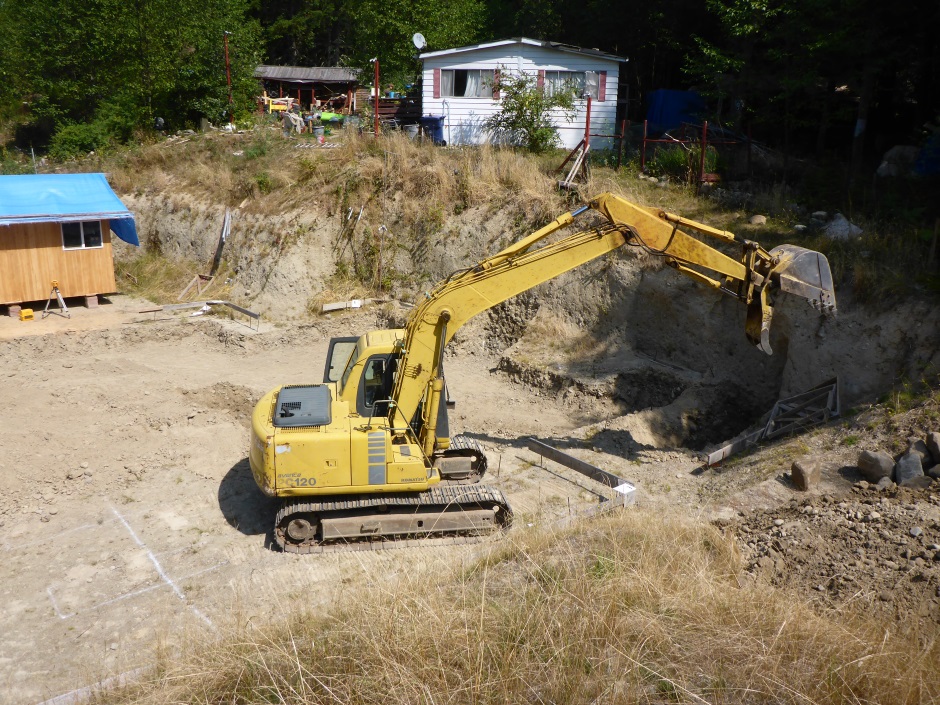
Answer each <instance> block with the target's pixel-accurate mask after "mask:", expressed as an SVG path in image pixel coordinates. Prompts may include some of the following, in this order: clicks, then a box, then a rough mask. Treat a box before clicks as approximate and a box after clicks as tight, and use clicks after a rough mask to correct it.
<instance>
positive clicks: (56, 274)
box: [0, 220, 117, 304]
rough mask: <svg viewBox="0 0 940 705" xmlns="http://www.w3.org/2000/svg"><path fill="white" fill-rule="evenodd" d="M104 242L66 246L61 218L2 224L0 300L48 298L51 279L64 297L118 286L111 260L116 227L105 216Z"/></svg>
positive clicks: (97, 292) (0, 234)
mask: <svg viewBox="0 0 940 705" xmlns="http://www.w3.org/2000/svg"><path fill="white" fill-rule="evenodd" d="M101 240H102V246H101V247H98V248H88V249H78V250H65V249H63V247H62V226H61V224H60V223H29V224H27V223H22V224H17V225H8V226H4V227H0V272H2V276H0V304H18V303H22V302H24V301H44V300H46V299H48V298H49V292H50V291H51V289H52V281H53V280H55V281H57V282H58V283H59V291H61V292H62V296H66V297H67V296H91V295H92V294H110V293H113V292H114V291H115V290H116V289H117V286H116V285H115V281H114V264H113V262H112V259H111V231H110V229H109V222H108V221H107V220H102V221H101Z"/></svg>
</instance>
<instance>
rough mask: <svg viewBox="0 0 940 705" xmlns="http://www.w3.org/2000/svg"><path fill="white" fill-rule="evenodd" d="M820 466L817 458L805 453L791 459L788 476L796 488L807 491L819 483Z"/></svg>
mask: <svg viewBox="0 0 940 705" xmlns="http://www.w3.org/2000/svg"><path fill="white" fill-rule="evenodd" d="M820 475H821V468H820V463H819V458H814V457H813V456H811V455H805V456H803V457H802V458H797V459H796V460H794V461H793V465H792V466H791V467H790V477H791V478H792V479H793V484H794V485H795V486H796V488H797V489H798V490H802V491H803V492H807V491H809V490H811V489H812V488H813V487H815V486H816V485H818V484H819V478H820Z"/></svg>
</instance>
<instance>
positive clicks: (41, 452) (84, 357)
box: [0, 296, 604, 704]
mask: <svg viewBox="0 0 940 705" xmlns="http://www.w3.org/2000/svg"><path fill="white" fill-rule="evenodd" d="M148 307H149V305H148V304H147V303H146V302H142V301H134V300H129V299H126V298H125V297H120V296H117V297H114V298H113V299H112V300H111V301H110V302H106V303H103V304H102V305H101V306H100V307H99V308H97V309H84V308H73V309H72V310H71V313H72V316H71V318H69V319H66V318H63V317H61V316H50V317H47V318H45V319H40V318H39V317H37V319H36V320H34V321H31V322H20V321H18V320H14V319H9V318H3V319H0V341H2V342H0V361H2V365H0V370H2V372H0V395H2V398H3V399H4V401H5V404H3V407H2V410H0V427H2V428H3V429H4V440H3V453H2V458H0V493H2V496H3V502H2V504H0V556H2V561H0V595H2V598H3V599H2V601H0V632H2V633H3V635H4V638H3V640H2V643H0V692H2V693H4V696H3V697H2V698H0V700H2V701H3V702H5V703H12V704H19V703H38V702H41V701H45V700H47V699H51V698H54V697H57V696H61V695H64V694H68V693H70V692H72V691H78V692H77V693H75V695H76V696H77V695H80V694H81V693H82V692H84V691H83V690H82V688H83V687H84V686H87V685H89V684H93V683H96V682H99V681H101V680H103V679H106V678H108V677H111V676H114V675H116V674H121V673H126V672H133V671H134V670H135V669H138V668H141V667H146V666H147V664H148V663H151V662H152V661H153V656H154V649H155V648H156V647H155V645H159V644H166V645H169V646H171V647H172V646H173V645H174V644H178V643H180V641H181V640H182V639H183V638H184V637H185V634H186V633H188V632H189V630H193V629H224V628H225V625H226V624H228V623H230V622H229V620H233V619H250V618H251V617H252V616H257V615H264V616H265V617H268V616H270V615H271V614H272V613H276V612H277V611H278V610H282V609H283V610H288V609H289V608H290V606H291V604H292V603H293V601H294V600H298V599H302V600H305V601H306V602H308V603H309V602H311V601H313V602H314V603H327V602H329V600H330V599H331V596H332V594H333V590H334V589H335V588H336V587H338V586H342V585H343V583H344V582H345V581H347V580H349V579H366V580H379V579H382V577H383V576H389V575H393V574H395V573H397V572H400V571H404V570H408V569H409V568H410V567H413V566H416V565H429V564H433V563H434V562H435V561H446V562H448V563H449V562H451V561H453V560H455V557H456V556H459V555H464V554H468V553H469V552H472V551H473V550H475V549H474V547H473V545H469V546H463V545H461V546H432V547H430V548H421V549H396V550H382V551H369V552H354V553H332V554H327V555H322V556H290V555H283V554H280V553H276V552H274V551H272V550H271V548H270V540H271V537H270V535H269V528H270V527H271V525H272V524H273V516H274V512H275V511H276V506H275V504H274V503H273V502H271V501H269V500H267V499H266V498H264V497H263V496H262V495H261V494H260V492H258V491H257V490H256V488H255V486H254V483H253V480H252V479H251V475H250V471H249V469H248V464H247V458H246V451H247V444H248V419H249V416H250V412H251V409H252V407H253V404H254V402H255V400H256V399H257V398H258V397H259V396H260V395H261V394H263V393H264V392H265V391H267V390H268V389H270V388H272V387H274V386H276V385H278V384H283V383H300V382H310V381H319V379H320V376H321V375H322V368H323V363H324V357H325V352H326V344H327V341H328V339H329V337H330V336H331V335H333V334H339V333H341V332H342V333H346V334H348V333H349V332H353V333H359V332H363V331H365V330H367V329H371V328H374V327H376V321H375V319H374V315H372V314H370V313H369V312H362V313H360V314H357V315H351V316H344V317H341V318H336V319H333V320H324V321H323V322H322V323H318V324H317V325H315V326H309V327H284V328H277V327H274V326H272V325H270V324H266V323H264V322H262V325H261V328H260V331H259V332H254V331H252V330H250V329H249V328H248V327H247V326H246V325H245V324H244V323H240V322H237V321H229V320H225V319H221V318H220V319H215V318H213V319H209V318H208V317H201V318H200V317H192V316H190V315H189V314H188V313H187V312H184V313H182V314H177V315H175V316H173V317H172V318H171V319H170V320H164V319H167V318H170V317H169V316H166V315H163V314H160V315H157V316H154V314H149V313H148V314H141V313H139V311H140V310H141V309H143V308H148ZM495 364H496V361H495V360H493V359H485V358H481V357H477V356H467V357H465V358H459V359H455V360H454V361H453V363H452V364H450V365H449V366H448V382H449V386H450V388H451V393H452V395H454V396H456V397H457V399H458V405H457V410H456V412H455V414H454V416H453V418H452V427H453V428H454V430H455V431H458V432H459V431H461V430H467V431H470V430H475V431H476V432H477V433H476V434H475V435H477V437H478V438H481V439H482V440H483V442H484V444H485V446H487V448H488V450H489V455H490V465H491V468H492V473H491V476H490V478H489V481H490V484H494V485H497V486H500V487H502V488H503V489H504V490H505V491H506V492H507V494H508V496H509V498H510V501H511V502H512V504H513V508H514V510H515V512H516V518H517V523H518V524H519V525H521V526H524V525H527V524H534V523H538V522H542V521H553V520H556V519H558V518H563V517H565V516H567V515H568V514H569V512H576V511H581V510H584V509H589V508H592V507H594V506H596V505H597V504H598V502H599V496H600V495H601V494H603V489H604V488H602V487H595V486H593V483H591V481H589V480H587V479H586V478H583V477H581V476H580V475H577V474H576V473H571V472H570V471H567V470H564V469H563V468H560V467H557V466H556V467H555V468H553V469H552V471H551V472H548V471H546V470H542V469H540V468H538V467H535V466H534V465H533V462H535V463H537V461H538V458H537V456H534V455H533V454H531V453H529V452H527V451H525V450H523V449H522V448H521V446H520V445H518V444H516V445H513V444H510V443H508V442H506V441H504V440H503V439H509V438H515V437H517V436H519V435H523V434H537V433H540V432H541V431H543V430H544V429H546V428H549V429H553V430H554V432H555V433H559V432H564V431H565V430H567V429H569V428H570V427H571V423H570V422H569V420H568V419H567V417H566V414H565V413H564V410H563V409H559V408H556V407H555V406H553V405H545V404H544V401H543V400H541V399H539V398H538V397H536V396H534V391H533V390H529V389H525V388H522V387H519V386H517V385H511V384H507V381H506V379H505V378H504V377H503V376H501V375H498V374H493V373H491V372H490V369H491V368H493V367H494V366H495ZM507 388H508V389H509V390H510V392H509V394H508V395H507V393H506V389H507ZM471 392H472V394H471ZM481 421H483V423H481ZM71 700H74V697H73V698H60V699H58V700H56V702H57V703H63V702H69V701H71Z"/></svg>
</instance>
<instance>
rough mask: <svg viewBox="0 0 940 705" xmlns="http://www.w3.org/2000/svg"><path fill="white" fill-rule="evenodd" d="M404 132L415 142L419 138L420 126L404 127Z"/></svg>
mask: <svg viewBox="0 0 940 705" xmlns="http://www.w3.org/2000/svg"><path fill="white" fill-rule="evenodd" d="M401 129H402V131H403V132H404V133H405V134H406V135H408V139H410V140H413V139H414V138H415V137H417V136H418V126H417V125H402V127H401Z"/></svg>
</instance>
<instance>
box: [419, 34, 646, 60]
mask: <svg viewBox="0 0 940 705" xmlns="http://www.w3.org/2000/svg"><path fill="white" fill-rule="evenodd" d="M513 44H526V45H529V46H536V47H542V48H543V49H554V50H555V51H563V52H567V53H571V54H587V55H588V56H596V57H598V58H600V59H607V60H608V61H629V59H627V58H626V57H623V56H617V55H616V54H608V53H607V52H606V51H601V50H600V49H585V48H584V47H579V46H574V45H573V44H562V43H561V42H549V41H545V40H543V39H530V38H529V37H513V38H511V39H498V40H496V41H492V42H484V43H483V44H473V45H471V46H465V47H455V48H453V49H442V50H441V51H429V52H425V53H424V54H421V55H419V56H418V58H419V59H430V58H433V57H435V56H446V55H448V54H460V53H463V52H469V51H476V50H478V49H490V48H492V47H502V46H512V45H513Z"/></svg>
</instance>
